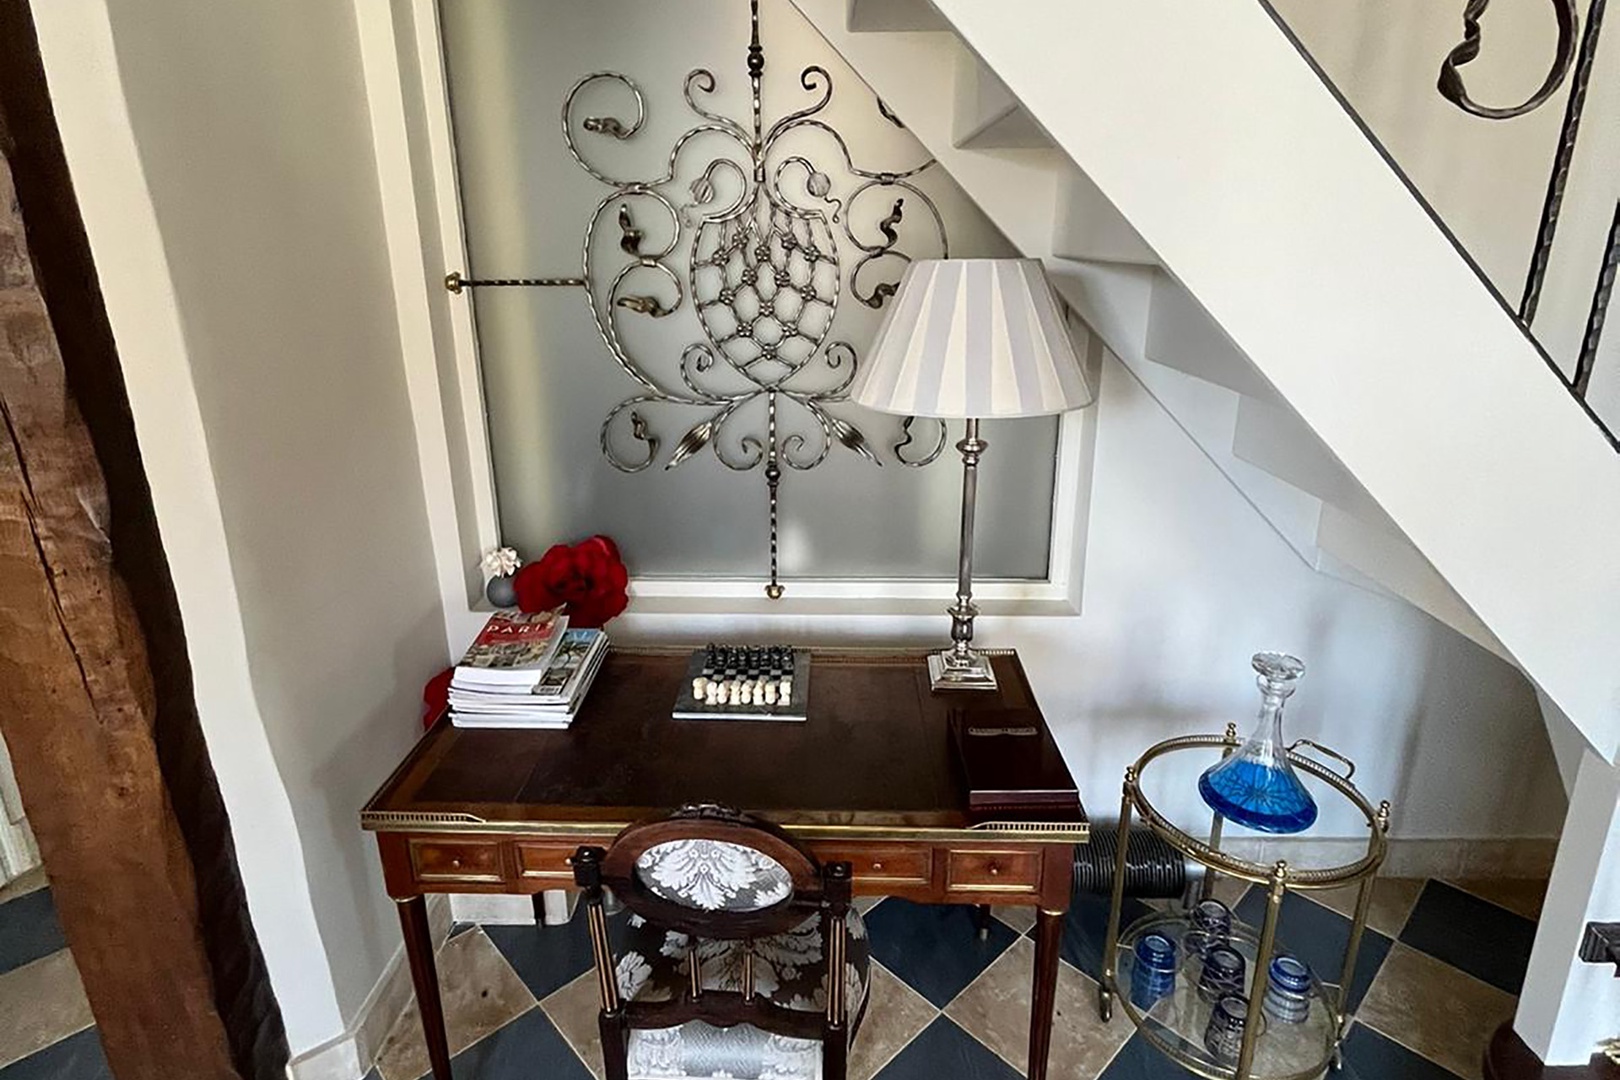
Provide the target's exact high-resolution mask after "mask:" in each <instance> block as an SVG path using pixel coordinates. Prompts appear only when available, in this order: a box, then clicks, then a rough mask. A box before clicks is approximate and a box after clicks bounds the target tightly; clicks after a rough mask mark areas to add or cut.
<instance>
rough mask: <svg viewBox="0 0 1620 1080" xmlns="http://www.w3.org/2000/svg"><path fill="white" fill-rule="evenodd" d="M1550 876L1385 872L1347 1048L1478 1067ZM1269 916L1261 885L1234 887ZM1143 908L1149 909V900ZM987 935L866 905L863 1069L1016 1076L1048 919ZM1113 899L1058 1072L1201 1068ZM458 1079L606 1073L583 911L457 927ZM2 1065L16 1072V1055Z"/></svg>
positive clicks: (1392, 1075) (1286, 924)
mask: <svg viewBox="0 0 1620 1080" xmlns="http://www.w3.org/2000/svg"><path fill="white" fill-rule="evenodd" d="M1544 887H1545V885H1544V883H1540V882H1503V881H1498V882H1461V883H1446V882H1441V881H1427V882H1424V881H1401V880H1390V881H1382V882H1379V884H1378V887H1377V890H1376V892H1375V896H1374V903H1373V908H1372V914H1371V918H1370V920H1369V922H1370V927H1369V930H1368V933H1367V936H1366V938H1365V939H1364V942H1363V945H1362V950H1361V961H1360V963H1359V964H1358V970H1357V972H1356V978H1355V980H1354V983H1353V987H1352V1003H1353V1005H1354V1006H1355V1010H1356V1024H1355V1027H1354V1029H1353V1031H1352V1033H1351V1035H1350V1038H1349V1040H1348V1042H1347V1043H1346V1045H1345V1067H1344V1070H1343V1072H1342V1073H1340V1074H1339V1075H1341V1076H1344V1077H1347V1078H1350V1080H1447V1078H1449V1077H1453V1076H1457V1077H1464V1078H1477V1077H1479V1075H1480V1060H1481V1056H1482V1055H1483V1053H1484V1048H1485V1044H1486V1041H1487V1040H1488V1038H1489V1036H1490V1034H1491V1032H1492V1031H1494V1030H1495V1028H1496V1027H1497V1025H1498V1024H1500V1023H1501V1022H1502V1021H1503V1020H1506V1019H1508V1018H1509V1017H1510V1016H1512V1014H1513V1009H1514V1003H1515V1001H1516V996H1517V994H1518V992H1519V988H1520V985H1521V983H1522V981H1523V977H1524V968H1525V964H1526V962H1527V961H1528V959H1529V955H1530V942H1531V938H1532V937H1533V936H1534V933H1535V921H1534V920H1535V918H1536V917H1537V916H1538V915H1539V910H1540V901H1541V892H1542V890H1543V889H1544ZM1223 899H1226V900H1227V901H1228V902H1231V903H1235V904H1236V907H1237V909H1238V911H1239V912H1240V913H1241V914H1242V915H1243V916H1244V917H1245V918H1246V919H1248V920H1249V921H1251V922H1255V923H1258V922H1259V916H1260V910H1259V909H1260V904H1261V897H1260V896H1259V895H1258V894H1256V893H1253V892H1243V893H1239V892H1236V891H1235V890H1232V889H1227V890H1224V895H1223ZM1352 899H1353V897H1352V896H1351V895H1347V894H1344V893H1337V894H1327V895H1324V896H1323V897H1322V899H1321V901H1320V902H1317V901H1313V900H1308V899H1304V898H1303V897H1300V896H1289V897H1288V898H1287V900H1286V902H1285V903H1284V906H1283V912H1282V923H1281V931H1280V932H1281V935H1282V939H1283V942H1284V945H1285V946H1286V947H1287V948H1289V949H1290V950H1292V951H1294V952H1295V953H1296V955H1299V956H1301V957H1302V958H1303V959H1305V960H1306V961H1307V962H1308V963H1310V964H1311V965H1312V966H1313V967H1315V968H1317V969H1318V970H1320V971H1324V972H1336V971H1337V960H1338V958H1340V957H1342V955H1343V948H1344V945H1345V942H1346V940H1347V937H1348V934H1349V925H1350V924H1349V919H1348V918H1347V917H1346V913H1347V912H1348V911H1349V910H1350V903H1351V901H1352ZM1131 907H1132V910H1131V911H1128V912H1127V918H1129V917H1132V916H1133V915H1139V914H1142V913H1143V912H1145V910H1146V908H1145V907H1143V906H1142V905H1140V904H1135V903H1133V904H1132V905H1131ZM996 914H997V920H996V922H995V923H994V924H993V927H992V932H991V934H990V936H989V939H988V940H986V941H980V940H979V937H978V934H977V932H976V929H975V923H974V913H973V909H971V908H961V907H925V906H922V905H917V904H911V903H908V902H906V901H903V900H894V899H889V900H884V901H882V902H880V903H878V904H876V905H875V906H873V907H871V908H870V909H869V910H868V912H867V916H866V919H867V927H868V930H869V932H870V934H871V941H872V953H873V958H874V960H875V961H876V971H875V973H874V977H873V991H872V992H873V997H872V1001H871V1004H870V1006H869V1008H868V1011H867V1017H866V1023H865V1025H864V1026H863V1027H862V1029H861V1032H860V1035H859V1037H858V1039H857V1041H856V1044H855V1049H854V1053H853V1057H852V1061H851V1072H852V1076H853V1077H854V1080H871V1078H873V1077H876V1078H877V1080H1012V1078H1015V1077H1019V1076H1022V1075H1023V1069H1024V1065H1025V1041H1026V1039H1027V1037H1028V1025H1029V1001H1030V972H1031V964H1032V962H1033V959H1034V945H1033V943H1032V942H1031V940H1030V937H1029V930H1030V924H1031V922H1032V917H1031V915H1030V914H1028V913H1025V912H1023V911H1019V910H1010V909H1009V910H1000V909H998V910H997V912H996ZM1107 914H1108V913H1107V904H1106V902H1104V901H1100V900H1097V899H1093V898H1081V899H1079V900H1078V901H1077V902H1076V903H1075V905H1074V907H1073V909H1072V910H1071V911H1070V913H1069V917H1068V923H1067V925H1066V927H1065V930H1064V936H1063V961H1064V962H1063V964H1062V966H1061V969H1060V974H1059V981H1058V997H1057V1022H1056V1030H1055V1032H1054V1036H1053V1042H1052V1057H1051V1067H1050V1070H1049V1075H1050V1076H1051V1077H1052V1080H1094V1078H1098V1077H1101V1078H1103V1080H1173V1078H1182V1077H1187V1076H1190V1075H1191V1074H1189V1073H1186V1072H1184V1071H1182V1070H1181V1069H1179V1068H1178V1067H1176V1066H1174V1065H1172V1064H1170V1063H1169V1062H1168V1061H1166V1060H1165V1059H1164V1058H1163V1057H1161V1056H1160V1055H1159V1054H1158V1053H1157V1052H1156V1051H1154V1050H1153V1049H1152V1048H1150V1047H1149V1046H1147V1045H1145V1044H1144V1043H1143V1042H1142V1040H1141V1038H1140V1037H1138V1036H1135V1035H1133V1032H1132V1029H1131V1026H1130V1022H1129V1021H1128V1020H1126V1019H1125V1018H1124V1017H1123V1015H1121V1014H1120V1013H1119V1012H1116V1016H1115V1019H1114V1021H1113V1022H1112V1023H1110V1024H1104V1023H1102V1022H1101V1021H1100V1020H1099V1019H1098V1017H1097V1009H1096V983H1095V981H1094V980H1095V979H1096V977H1097V974H1098V968H1099V965H1100V959H1101V952H1100V945H1101V942H1102V940H1103V932H1104V925H1105V923H1106V920H1107ZM439 962H440V972H441V982H442V983H443V984H444V986H445V1006H446V1009H445V1011H446V1014H447V1017H448V1023H449V1028H450V1036H451V1042H452V1049H453V1050H454V1051H455V1054H456V1057H455V1072H456V1078H457V1080H518V1078H519V1077H524V1078H529V1077H535V1076H544V1077H546V1078H547V1080H590V1078H591V1077H593V1076H594V1077H597V1078H600V1076H601V1069H600V1064H599V1050H598V1044H597V1041H596V1030H595V1029H596V1019H595V1018H596V1012H595V1010H596V1003H595V986H594V983H593V982H592V979H591V978H590V976H589V975H588V969H589V967H590V947H589V944H588V943H587V941H586V939H585V934H584V932H583V928H582V926H581V920H580V919H578V918H576V919H575V920H574V922H573V923H572V924H570V925H568V926H565V927H554V928H539V929H537V928H533V927H511V926H490V927H484V928H480V927H458V928H457V932H456V933H455V934H453V935H452V937H451V939H450V940H449V941H448V942H447V943H446V944H445V946H444V948H443V950H442V952H441V954H440V961H439ZM426 1069H427V1061H426V1055H425V1052H424V1051H423V1049H422V1043H421V1036H420V1034H419V1030H418V1028H417V1017H416V1013H415V1010H414V1008H413V1009H411V1010H410V1011H408V1012H407V1013H406V1015H405V1016H403V1017H402V1018H401V1020H400V1022H399V1024H398V1025H397V1026H396V1027H395V1029H394V1032H393V1033H392V1034H391V1035H390V1036H389V1039H388V1040H387V1042H386V1043H385V1044H384V1046H383V1049H382V1052H381V1054H380V1056H379V1059H378V1063H377V1068H376V1070H374V1072H373V1080H415V1078H417V1077H419V1076H421V1075H422V1074H423V1073H424V1072H425V1071H426ZM0 1080H12V1077H11V1075H10V1073H9V1072H6V1071H4V1070H0Z"/></svg>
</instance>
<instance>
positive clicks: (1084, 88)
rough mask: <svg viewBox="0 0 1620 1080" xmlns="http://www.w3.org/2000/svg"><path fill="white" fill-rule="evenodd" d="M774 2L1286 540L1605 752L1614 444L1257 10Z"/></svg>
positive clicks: (1610, 726)
mask: <svg viewBox="0 0 1620 1080" xmlns="http://www.w3.org/2000/svg"><path fill="white" fill-rule="evenodd" d="M792 2H793V3H794V5H795V6H796V7H798V8H799V10H800V11H801V12H802V13H803V14H804V15H805V16H806V17H807V18H808V19H809V20H810V22H811V23H812V24H814V25H815V26H816V27H817V29H818V30H819V31H820V32H821V33H822V35H823V36H825V37H826V38H827V40H828V42H829V43H830V44H831V45H832V46H833V47H834V48H835V49H836V50H837V51H838V52H839V53H840V54H842V55H843V57H844V58H845V59H846V60H847V61H848V62H849V64H850V66H851V67H852V68H854V69H855V70H856V71H857V72H858V73H860V75H861V76H862V78H863V79H865V80H866V81H867V82H868V83H869V84H870V85H871V87H872V89H873V90H874V91H875V92H876V93H877V94H878V95H879V96H880V97H881V98H882V99H883V100H884V101H885V102H886V103H887V104H888V105H889V106H890V107H891V108H892V109H893V110H894V112H895V113H896V114H897V115H899V116H900V117H901V118H902V119H903V120H904V121H905V123H906V125H907V127H909V128H910V129H911V131H912V132H913V134H914V135H916V137H917V138H918V139H919V140H920V141H921V142H922V143H923V144H924V146H925V147H926V148H927V149H928V150H929V151H930V152H931V153H932V154H933V155H934V156H935V157H936V158H938V159H939V161H940V162H941V163H942V165H943V166H944V167H945V168H946V169H947V170H948V171H949V172H950V173H951V174H952V176H953V177H954V179H955V180H956V181H957V183H959V184H960V185H961V186H962V188H963V189H964V190H965V191H966V192H967V193H968V195H969V196H971V197H972V198H973V199H974V200H975V201H976V202H977V203H978V204H979V206H980V207H981V209H982V210H983V211H984V212H985V213H986V214H987V215H988V216H989V217H990V218H991V220H992V221H993V222H994V223H995V224H996V225H997V227H998V228H1000V229H1001V230H1002V232H1003V233H1004V234H1005V235H1006V236H1007V237H1008V239H1009V240H1010V241H1011V242H1012V243H1013V244H1014V245H1015V246H1017V247H1018V248H1019V249H1020V250H1021V251H1022V252H1023V253H1024V254H1025V255H1027V256H1030V257H1034V258H1039V259H1041V260H1043V262H1044V263H1045V264H1046V266H1047V269H1048V273H1049V275H1050V277H1051V279H1052V281H1053V284H1054V286H1055V287H1056V288H1057V289H1058V291H1059V292H1060V293H1061V295H1062V296H1063V297H1064V299H1065V300H1066V301H1067V302H1068V303H1069V304H1070V305H1071V306H1072V307H1073V309H1074V310H1075V311H1076V312H1077V313H1078V314H1079V315H1080V316H1081V317H1082V318H1083V319H1084V320H1085V322H1086V323H1087V324H1088V326H1089V327H1090V328H1091V330H1092V331H1093V332H1094V333H1096V334H1097V335H1098V336H1099V337H1100V338H1101V339H1102V341H1103V342H1104V343H1105V345H1106V346H1107V349H1108V351H1109V352H1110V353H1112V355H1113V356H1114V357H1115V358H1117V360H1118V361H1120V362H1121V363H1123V364H1124V366H1125V367H1127V368H1128V369H1129V370H1130V371H1131V372H1132V374H1134V375H1135V377H1136V378H1137V379H1138V380H1139V381H1140V382H1141V383H1142V384H1143V386H1144V387H1146V389H1147V390H1148V391H1149V392H1150V393H1151V394H1152V396H1153V397H1154V398H1155V399H1156V400H1157V401H1158V402H1159V404H1160V405H1161V406H1162V407H1163V408H1164V409H1165V410H1166V411H1167V412H1168V413H1169V414H1170V415H1171V416H1172V417H1174V418H1175V420H1176V422H1177V423H1178V424H1179V425H1180V426H1181V427H1182V429H1183V430H1184V431H1186V433H1187V434H1188V435H1189V436H1190V437H1191V438H1192V439H1193V440H1194V441H1195V442H1196V443H1197V444H1198V445H1199V446H1200V447H1201V448H1202V449H1203V451H1204V453H1205V454H1206V455H1207V456H1208V457H1209V459H1210V460H1211V461H1212V462H1213V463H1214V464H1215V465H1216V466H1217V467H1218V468H1219V469H1220V471H1221V472H1222V474H1224V475H1225V477H1226V478H1227V479H1228V480H1229V481H1230V482H1231V483H1232V484H1233V486H1234V487H1235V488H1236V489H1237V490H1238V491H1239V492H1241V493H1242V494H1243V496H1244V497H1245V498H1246V499H1247V500H1248V501H1249V503H1250V504H1252V505H1253V506H1254V508H1255V510H1256V511H1257V512H1258V513H1260V514H1261V515H1262V516H1263V517H1264V518H1265V519H1266V520H1267V521H1268V522H1269V523H1270V524H1271V525H1272V527H1273V528H1275V529H1276V531H1277V532H1278V533H1279V534H1280V535H1281V536H1282V537H1283V539H1284V540H1285V541H1286V542H1287V543H1288V545H1289V546H1290V547H1291V548H1292V549H1293V550H1294V551H1295V552H1296V553H1297V554H1298V555H1299V557H1300V558H1301V559H1303V560H1304V561H1305V562H1306V563H1307V564H1308V565H1310V566H1311V567H1313V568H1315V569H1316V570H1318V571H1320V572H1323V573H1326V574H1331V575H1333V576H1335V577H1338V578H1341V579H1344V580H1347V581H1350V582H1352V583H1354V584H1357V585H1360V586H1362V587H1365V588H1368V589H1372V590H1375V591H1379V592H1386V593H1390V594H1394V595H1396V596H1399V597H1401V598H1403V599H1405V600H1406V601H1408V602H1410V603H1412V604H1413V605H1415V606H1417V607H1418V608H1420V609H1422V610H1424V611H1426V612H1428V613H1429V614H1430V615H1432V616H1433V617H1435V618H1436V619H1438V620H1440V621H1441V622H1443V623H1445V624H1447V625H1449V626H1451V627H1453V628H1454V629H1456V630H1457V631H1458V632H1460V633H1462V634H1464V635H1465V636H1467V637H1468V638H1470V639H1471V640H1473V641H1475V642H1477V643H1478V644H1480V645H1481V646H1483V647H1484V648H1487V649H1489V650H1491V651H1492V652H1494V653H1496V654H1497V655H1500V656H1503V657H1504V658H1506V659H1509V660H1510V661H1512V662H1514V663H1516V664H1518V665H1519V667H1520V668H1521V669H1522V670H1524V671H1525V673H1526V674H1527V675H1529V676H1530V678H1531V679H1532V680H1533V681H1534V682H1535V683H1536V684H1537V686H1538V687H1539V688H1540V689H1541V690H1542V692H1543V694H1544V696H1545V699H1547V700H1549V701H1550V702H1552V703H1556V706H1557V708H1558V709H1559V710H1561V711H1562V712H1563V713H1564V714H1566V715H1567V716H1568V718H1569V719H1570V720H1571V721H1572V722H1573V723H1574V724H1575V726H1576V727H1577V728H1578V729H1579V730H1580V731H1581V733H1582V734H1583V735H1584V736H1585V738H1586V739H1587V741H1588V742H1590V743H1591V744H1592V745H1593V746H1594V747H1595V748H1597V749H1598V750H1599V752H1601V753H1603V754H1604V755H1605V756H1606V757H1608V758H1609V759H1611V760H1613V759H1614V758H1615V756H1616V750H1617V744H1620V675H1617V673H1620V665H1616V664H1615V663H1614V662H1613V658H1614V657H1615V656H1616V655H1620V616H1617V615H1616V614H1614V613H1615V612H1616V610H1617V608H1616V605H1617V604H1620V571H1617V570H1616V568H1615V567H1616V564H1615V562H1614V560H1613V559H1612V558H1611V557H1609V555H1608V554H1607V550H1606V549H1607V548H1609V547H1610V546H1611V541H1612V539H1613V538H1614V537H1615V536H1616V535H1617V534H1620V459H1617V458H1616V456H1615V455H1614V454H1613V452H1612V451H1611V450H1610V449H1609V447H1608V446H1607V444H1606V443H1605V442H1604V440H1603V438H1602V437H1601V435H1599V434H1598V433H1597V432H1596V431H1595V430H1593V429H1591V428H1590V425H1589V423H1588V421H1587V420H1586V418H1585V417H1584V416H1583V415H1582V414H1581V412H1580V409H1579V408H1578V407H1577V406H1576V405H1575V404H1574V403H1573V402H1572V401H1571V400H1569V398H1568V397H1567V396H1566V395H1565V394H1564V392H1563V389H1562V387H1560V386H1559V385H1558V384H1557V383H1556V381H1555V380H1554V379H1553V378H1552V377H1551V376H1550V375H1549V373H1548V372H1547V370H1546V368H1545V367H1544V365H1543V364H1542V363H1541V362H1540V360H1539V358H1538V357H1537V355H1536V353H1535V351H1534V347H1533V345H1531V344H1530V343H1529V342H1528V341H1527V340H1526V339H1525V337H1524V334H1523V331H1522V330H1521V329H1520V328H1519V327H1518V326H1517V325H1516V324H1515V323H1513V322H1512V320H1511V319H1509V318H1507V317H1506V316H1505V314H1504V313H1503V312H1502V311H1501V310H1500V308H1499V306H1497V305H1496V303H1495V301H1494V299H1493V298H1492V297H1491V296H1490V294H1489V293H1488V291H1487V290H1486V289H1485V288H1484V287H1483V285H1481V283H1480V282H1479V281H1478V279H1477V278H1476V277H1474V276H1473V274H1472V272H1471V270H1470V269H1469V267H1468V266H1467V264H1466V262H1465V260H1464V259H1463V258H1462V257H1461V256H1460V255H1459V254H1458V253H1457V252H1456V250H1455V248H1453V247H1451V246H1450V241H1449V239H1448V238H1446V237H1445V236H1444V235H1443V234H1441V233H1440V232H1439V230H1438V229H1436V228H1435V227H1434V225H1433V223H1432V222H1431V221H1429V220H1428V218H1427V217H1426V216H1425V214H1424V213H1423V211H1422V209H1421V208H1420V207H1419V206H1418V205H1417V204H1416V201H1415V200H1413V199H1412V198H1411V195H1410V193H1409V192H1407V191H1406V190H1405V189H1404V187H1402V185H1401V183H1400V181H1399V179H1398V178H1397V177H1396V176H1395V175H1394V174H1393V173H1392V171H1391V170H1390V169H1389V167H1388V165H1387V164H1386V163H1385V162H1384V161H1383V160H1382V158H1380V157H1379V155H1378V153H1377V151H1376V150H1375V149H1374V148H1373V147H1372V145H1371V144H1369V143H1368V142H1367V140H1366V138H1365V137H1364V136H1363V135H1362V133H1361V132H1360V130H1359V129H1358V128H1357V127H1356V125H1355V124H1354V123H1353V121H1352V120H1351V119H1350V118H1349V117H1348V116H1347V115H1345V114H1344V112H1343V109H1342V107H1341V106H1340V105H1339V103H1338V102H1337V100H1336V99H1335V98H1334V97H1333V95H1332V94H1331V93H1330V92H1329V90H1328V89H1327V88H1326V87H1325V86H1323V85H1322V84H1321V82H1320V80H1319V78H1318V77H1317V76H1316V74H1315V73H1314V72H1313V71H1312V70H1311V68H1310V67H1309V66H1308V65H1307V64H1306V62H1305V61H1304V59H1303V58H1301V57H1300V56H1299V55H1298V53H1297V52H1296V51H1295V49H1294V46H1293V45H1292V44H1291V42H1290V41H1289V40H1288V39H1287V38H1285V37H1284V35H1283V34H1281V33H1280V32H1279V31H1278V30H1277V28H1276V27H1275V25H1274V24H1273V23H1272V22H1271V21H1270V19H1269V17H1268V16H1267V15H1266V14H1265V12H1264V10H1263V9H1262V8H1261V6H1260V5H1259V4H1258V3H1254V4H1252V5H1246V4H1235V5H1185V4H1171V3H1168V0H1132V3H1131V4H1126V5H1122V4H1118V3H1117V0H1012V2H1009V3H1003V4H985V3H983V0H934V2H933V3H930V2H929V0H792ZM1217 9H1218V10H1217ZM1251 9H1252V10H1251ZM1279 103H1286V104H1279ZM1325 170H1326V171H1325Z"/></svg>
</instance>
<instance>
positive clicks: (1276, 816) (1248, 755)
mask: <svg viewBox="0 0 1620 1080" xmlns="http://www.w3.org/2000/svg"><path fill="white" fill-rule="evenodd" d="M1253 664H1254V670H1255V672H1256V674H1257V675H1258V676H1259V678H1257V679H1256V680H1255V682H1256V685H1258V686H1259V688H1260V716H1259V720H1258V722H1257V723H1256V725H1255V728H1254V733H1253V734H1251V735H1250V736H1249V739H1248V741H1247V742H1245V743H1244V744H1243V745H1242V746H1241V747H1239V748H1238V749H1237V751H1236V752H1234V753H1233V754H1232V755H1231V756H1229V757H1227V758H1226V759H1225V760H1223V761H1221V762H1219V763H1218V764H1216V765H1212V766H1210V768H1209V769H1207V770H1205V772H1204V775H1203V776H1200V777H1199V778H1198V793H1199V794H1200V795H1202V796H1203V797H1204V802H1206V803H1208V804H1209V807H1210V809H1212V810H1214V811H1215V812H1216V813H1218V814H1220V815H1221V816H1222V817H1224V818H1226V819H1227V820H1228V821H1233V822H1236V823H1237V824H1239V825H1244V826H1247V827H1248V828H1251V829H1256V830H1258V831H1260V832H1267V833H1297V832H1303V831H1305V830H1306V829H1308V828H1310V827H1311V826H1312V825H1313V824H1315V823H1316V800H1315V799H1313V798H1311V793H1310V792H1309V791H1307V790H1305V785H1304V784H1302V783H1300V780H1299V777H1298V776H1296V775H1295V774H1294V769H1293V766H1291V765H1290V764H1289V763H1288V754H1287V751H1286V750H1285V749H1284V747H1285V746H1286V745H1287V744H1285V743H1284V742H1283V737H1282V714H1283V703H1284V702H1285V701H1287V700H1288V699H1289V698H1290V697H1292V696H1293V694H1294V691H1295V690H1296V689H1297V688H1298V684H1299V679H1300V676H1301V675H1304V674H1305V665H1304V663H1302V662H1301V661H1300V660H1299V659H1298V658H1297V657H1293V656H1289V655H1287V654H1285V653H1275V652H1262V653H1255V655H1254V660H1253Z"/></svg>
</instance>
